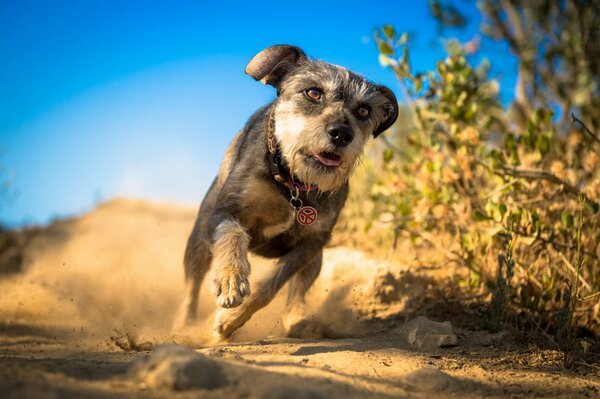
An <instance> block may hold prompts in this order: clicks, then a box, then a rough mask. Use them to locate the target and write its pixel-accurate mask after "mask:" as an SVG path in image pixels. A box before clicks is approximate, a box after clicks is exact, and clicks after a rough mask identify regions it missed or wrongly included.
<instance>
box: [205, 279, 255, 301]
mask: <svg viewBox="0 0 600 399" xmlns="http://www.w3.org/2000/svg"><path fill="white" fill-rule="evenodd" d="M213 292H214V293H215V295H216V296H217V303H218V304H219V306H221V307H224V308H235V307H237V306H239V305H240V304H241V303H242V301H243V300H244V297H246V296H248V294H250V283H249V282H248V277H247V276H245V275H242V274H238V273H231V274H225V275H222V276H218V277H217V278H215V279H214V280H213Z"/></svg>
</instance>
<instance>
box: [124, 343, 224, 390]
mask: <svg viewBox="0 0 600 399" xmlns="http://www.w3.org/2000/svg"><path fill="white" fill-rule="evenodd" d="M129 376H130V378H132V379H133V380H134V381H137V382H138V383H139V384H142V385H145V386H147V387H149V388H168V389H174V390H186V389H191V388H205V389H213V388H218V387H220V386H223V385H225V384H227V379H226V378H225V375H224V373H223V371H222V369H221V366H220V365H219V364H218V363H217V362H216V361H214V360H211V359H208V358H206V357H204V356H202V355H201V354H199V353H197V352H196V351H194V350H193V349H190V348H187V347H185V346H180V345H161V346H157V347H156V348H154V350H152V352H150V354H149V355H148V356H145V357H143V358H141V359H138V360H137V361H136V362H135V363H134V364H133V366H132V367H131V368H130V370H129Z"/></svg>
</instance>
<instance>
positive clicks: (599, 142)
mask: <svg viewBox="0 0 600 399" xmlns="http://www.w3.org/2000/svg"><path fill="white" fill-rule="evenodd" d="M571 122H572V123H573V124H574V123H575V122H577V123H579V124H580V125H581V127H583V130H584V131H585V132H586V133H587V134H589V135H590V137H591V138H593V139H594V140H595V141H596V143H598V144H600V138H598V136H596V135H595V134H594V132H592V131H591V129H590V128H588V127H587V126H586V125H585V123H583V122H582V121H581V120H580V119H578V118H577V117H576V116H575V114H574V113H572V112H571Z"/></svg>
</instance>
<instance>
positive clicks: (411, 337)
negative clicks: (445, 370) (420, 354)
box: [392, 316, 458, 351]
mask: <svg viewBox="0 0 600 399" xmlns="http://www.w3.org/2000/svg"><path fill="white" fill-rule="evenodd" d="M392 333H393V334H396V335H398V336H399V337H401V338H403V339H404V340H405V341H406V342H407V343H408V344H409V345H410V346H412V347H413V348H414V349H417V350H423V351H430V350H435V349H437V348H442V347H447V346H455V345H456V344H457V343H458V339H457V337H456V335H455V334H454V333H453V332H452V324H451V323H450V322H449V321H445V322H443V323H439V322H436V321H431V320H429V319H428V318H426V317H423V316H419V317H417V318H416V319H413V320H410V321H408V322H406V323H404V324H403V325H401V326H400V327H397V328H396V329H394V330H393V331H392Z"/></svg>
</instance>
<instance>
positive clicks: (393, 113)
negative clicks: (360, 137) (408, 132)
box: [373, 85, 398, 137]
mask: <svg viewBox="0 0 600 399" xmlns="http://www.w3.org/2000/svg"><path fill="white" fill-rule="evenodd" d="M377 91H378V92H379V93H381V94H382V95H383V96H384V97H385V98H387V99H388V100H389V104H385V107H386V108H387V117H386V118H385V119H384V121H383V122H381V124H380V125H379V126H377V128H376V129H375V131H374V132H373V137H377V136H379V135H380V134H381V133H383V132H385V131H386V130H387V128H389V127H390V126H392V125H393V124H394V122H396V119H397V118H398V100H396V96H395V95H394V93H392V91H391V90H390V89H388V88H387V87H385V86H381V85H378V86H377Z"/></svg>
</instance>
